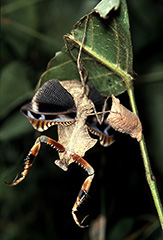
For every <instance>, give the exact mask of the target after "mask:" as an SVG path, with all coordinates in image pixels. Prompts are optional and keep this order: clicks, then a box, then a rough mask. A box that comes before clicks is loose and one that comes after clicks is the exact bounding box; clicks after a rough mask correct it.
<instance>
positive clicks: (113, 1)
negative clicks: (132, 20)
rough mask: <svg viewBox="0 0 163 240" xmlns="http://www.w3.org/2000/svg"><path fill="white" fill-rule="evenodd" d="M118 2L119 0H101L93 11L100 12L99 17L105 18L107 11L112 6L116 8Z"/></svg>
mask: <svg viewBox="0 0 163 240" xmlns="http://www.w3.org/2000/svg"><path fill="white" fill-rule="evenodd" d="M119 4H120V0H102V1H101V2H99V3H98V4H97V6H96V7H95V8H94V9H93V10H94V11H95V12H98V13H99V14H100V17H102V18H107V17H108V14H109V12H110V11H111V10H112V9H113V8H114V10H117V9H118V7H119Z"/></svg>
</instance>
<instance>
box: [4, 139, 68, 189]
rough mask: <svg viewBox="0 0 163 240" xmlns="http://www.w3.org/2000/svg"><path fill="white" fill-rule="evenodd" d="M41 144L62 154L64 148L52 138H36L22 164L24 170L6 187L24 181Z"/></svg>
mask: <svg viewBox="0 0 163 240" xmlns="http://www.w3.org/2000/svg"><path fill="white" fill-rule="evenodd" d="M41 143H46V144H48V145H50V146H51V147H53V148H55V149H56V150H58V151H60V152H64V151H65V148H64V147H63V146H62V145H61V144H60V143H58V142H57V141H55V140H53V139H52V138H49V137H46V136H44V135H42V136H40V137H38V138H37V139H36V142H35V143H34V145H33V147H32V148H31V150H30V151H29V153H28V155H27V157H26V158H25V160H24V161H25V162H24V169H23V171H22V172H21V173H20V176H19V174H18V175H17V176H16V178H15V179H14V180H13V181H12V182H11V183H7V185H9V186H14V185H17V184H18V183H20V182H21V181H22V180H23V179H25V177H26V175H27V173H28V171H29V169H30V167H32V165H33V163H34V160H35V158H36V157H37V155H38V153H39V150H40V147H41Z"/></svg>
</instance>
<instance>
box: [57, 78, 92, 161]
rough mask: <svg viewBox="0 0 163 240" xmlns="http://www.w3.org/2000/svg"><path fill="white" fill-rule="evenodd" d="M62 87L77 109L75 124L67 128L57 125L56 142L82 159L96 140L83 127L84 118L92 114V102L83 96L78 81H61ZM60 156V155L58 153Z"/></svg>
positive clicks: (85, 127) (84, 126)
mask: <svg viewBox="0 0 163 240" xmlns="http://www.w3.org/2000/svg"><path fill="white" fill-rule="evenodd" d="M60 83H61V84H62V86H63V87H64V88H65V89H66V90H67V91H68V92H69V93H70V94H71V95H72V97H73V98H74V101H75V105H76V108H77V118H76V121H75V123H73V124H71V125H69V126H66V127H65V126H62V125H58V137H59V139H58V141H59V143H61V144H62V145H63V146H65V147H66V149H68V150H69V151H71V152H74V153H76V154H78V155H79V156H81V157H83V156H84V155H85V152H86V151H88V150H89V149H90V148H92V147H93V146H94V145H95V144H96V142H97V140H96V139H93V138H91V137H90V135H89V133H88V128H87V126H86V125H85V121H86V118H87V117H88V116H89V115H90V113H92V111H93V105H92V101H91V100H90V99H88V98H87V96H86V94H83V88H82V84H81V83H80V82H78V81H61V82H60ZM60 155H61V153H60Z"/></svg>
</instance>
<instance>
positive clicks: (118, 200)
mask: <svg viewBox="0 0 163 240" xmlns="http://www.w3.org/2000/svg"><path fill="white" fill-rule="evenodd" d="M96 3H97V1H95V0H94V1H93V0H89V1H88V0H84V1H79V0H78V1H77V0H69V1H67V0H42V1H41V0H33V1H31V0H28V1H27V0H21V1H20V0H19V1H15V0H14V1H12V0H9V1H1V7H2V22H1V84H0V121H1V123H0V239H1V240H14V239H22V240H29V239H30V240H33V239H34V240H37V239H39V240H44V239H46V240H48V239H55V240H61V239H78V240H80V239H81V240H88V239H90V240H92V239H93V240H96V239H95V238H90V234H92V232H93V231H94V230H92V229H93V228H92V226H93V221H94V220H95V219H97V217H98V216H99V215H100V214H102V215H103V216H105V217H106V219H107V222H106V239H107V240H119V239H120V240H121V239H126V240H131V239H139V240H144V239H154V240H159V239H160V240H161V239H162V237H161V230H160V226H159V222H158V218H157V213H156V210H155V206H154V203H153V200H152V196H151V193H150V190H149V187H148V184H147V181H146V178H145V172H144V166H143V160H142V158H141V153H140V151H139V145H138V143H137V142H136V140H134V139H131V138H130V137H129V136H127V135H125V134H120V133H116V136H115V137H116V142H115V143H114V144H113V145H112V146H111V147H108V148H102V147H101V146H100V145H99V144H97V145H96V146H95V147H94V148H93V149H91V150H89V151H88V152H87V153H86V156H85V159H86V160H88V162H89V163H90V164H91V165H92V166H93V167H94V169H95V173H96V175H95V178H94V180H93V183H92V186H91V190H90V193H89V195H90V196H91V198H89V199H88V201H87V202H85V205H83V207H82V208H81V209H80V211H79V214H81V216H85V214H89V218H88V220H87V222H88V223H89V224H90V225H91V227H90V228H87V229H80V228H78V227H77V226H76V225H75V223H74V221H73V219H72V216H71V208H72V206H73V204H74V201H75V199H76V196H77V194H78V192H79V189H80V187H81V184H82V182H83V181H84V179H85V177H86V174H85V173H84V172H83V170H82V169H81V168H79V167H78V166H77V165H75V164H72V165H70V167H69V170H68V171H67V172H63V171H62V170H61V169H59V168H58V167H57V166H55V165H54V164H53V162H54V160H55V159H57V158H58V156H57V153H56V152H55V151H53V150H52V149H49V148H48V147H47V146H42V148H41V151H40V154H39V156H38V157H37V159H36V162H35V164H34V166H33V167H32V169H31V171H30V172H29V174H28V177H27V178H26V180H25V181H23V182H22V183H21V184H19V185H17V186H15V187H8V186H7V185H5V184H4V181H8V182H10V181H11V180H13V178H14V177H15V175H16V174H17V172H19V171H20V170H21V169H22V165H23V159H24V158H25V156H26V155H27V153H28V151H29V149H30V148H31V146H32V145H33V143H34V141H35V139H36V138H37V136H39V133H37V132H36V131H35V130H34V129H33V128H32V126H31V125H30V124H29V122H28V120H27V119H25V117H24V116H22V115H21V114H20V112H19V109H20V107H21V106H22V105H23V104H24V103H25V102H26V101H27V100H29V99H30V98H31V97H32V95H33V93H34V89H35V87H36V85H37V82H38V79H39V77H40V75H41V74H42V73H43V72H44V71H45V70H46V66H47V63H48V61H49V60H50V59H51V58H52V57H53V56H54V54H55V52H57V51H59V50H60V49H61V48H62V46H63V45H64V42H63V39H62V36H63V35H64V34H66V33H68V32H70V31H71V29H72V26H73V24H74V23H75V22H76V21H77V20H78V19H80V17H82V16H83V15H84V14H85V13H87V12H89V11H90V10H91V9H92V8H93V7H94V6H95V5H96ZM128 8H129V17H130V25H131V34H132V41H133V51H134V71H135V72H136V73H137V74H138V76H137V79H136V81H135V97H136V101H137V106H138V110H139V114H140V119H141V121H142V124H143V132H144V135H145V139H146V142H147V148H148V151H149V156H150V160H151V165H152V169H153V172H154V175H155V177H156V179H157V184H158V188H159V192H160V196H161V198H162V196H163V108H162V104H163V49H162V39H163V17H162V16H163V15H162V13H163V4H162V1H161V0H157V1H156V0H155V1H154V0H139V1H134V0H130V1H128ZM120 99H121V101H122V103H123V104H124V105H125V106H126V107H128V108H129V107H130V105H129V102H128V96H127V93H124V94H122V95H121V96H120ZM46 135H48V136H51V137H53V138H54V139H57V135H56V128H55V127H54V128H52V129H49V130H48V131H47V132H46ZM162 201H163V198H162ZM97 223H98V222H97Z"/></svg>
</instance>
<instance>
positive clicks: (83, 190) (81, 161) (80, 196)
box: [72, 154, 94, 228]
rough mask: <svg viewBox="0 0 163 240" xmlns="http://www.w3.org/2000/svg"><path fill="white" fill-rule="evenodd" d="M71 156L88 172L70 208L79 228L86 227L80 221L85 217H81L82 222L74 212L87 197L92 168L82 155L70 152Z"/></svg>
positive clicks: (92, 175) (92, 173)
mask: <svg viewBox="0 0 163 240" xmlns="http://www.w3.org/2000/svg"><path fill="white" fill-rule="evenodd" d="M72 157H73V159H74V160H75V161H76V162H77V163H78V164H80V165H81V166H82V167H83V168H84V169H85V170H86V171H87V173H88V175H89V176H88V177H87V178H86V180H85V181H84V183H83V185H82V187H81V189H80V192H79V194H78V196H77V198H76V201H75V203H74V206H73V208H72V216H73V218H74V221H75V222H76V224H77V225H78V226H79V227H81V228H84V227H87V226H83V225H82V223H83V221H84V220H85V218H86V217H85V218H84V219H83V221H82V222H80V221H79V220H78V218H77V216H76V212H77V210H78V207H79V206H80V205H81V204H82V203H83V201H84V200H85V199H86V198H87V196H88V191H89V188H90V186H91V183H92V180H93V178H94V169H93V168H92V167H91V165H89V164H88V163H87V162H86V161H85V160H84V159H83V158H82V157H80V156H79V155H77V154H72Z"/></svg>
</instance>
